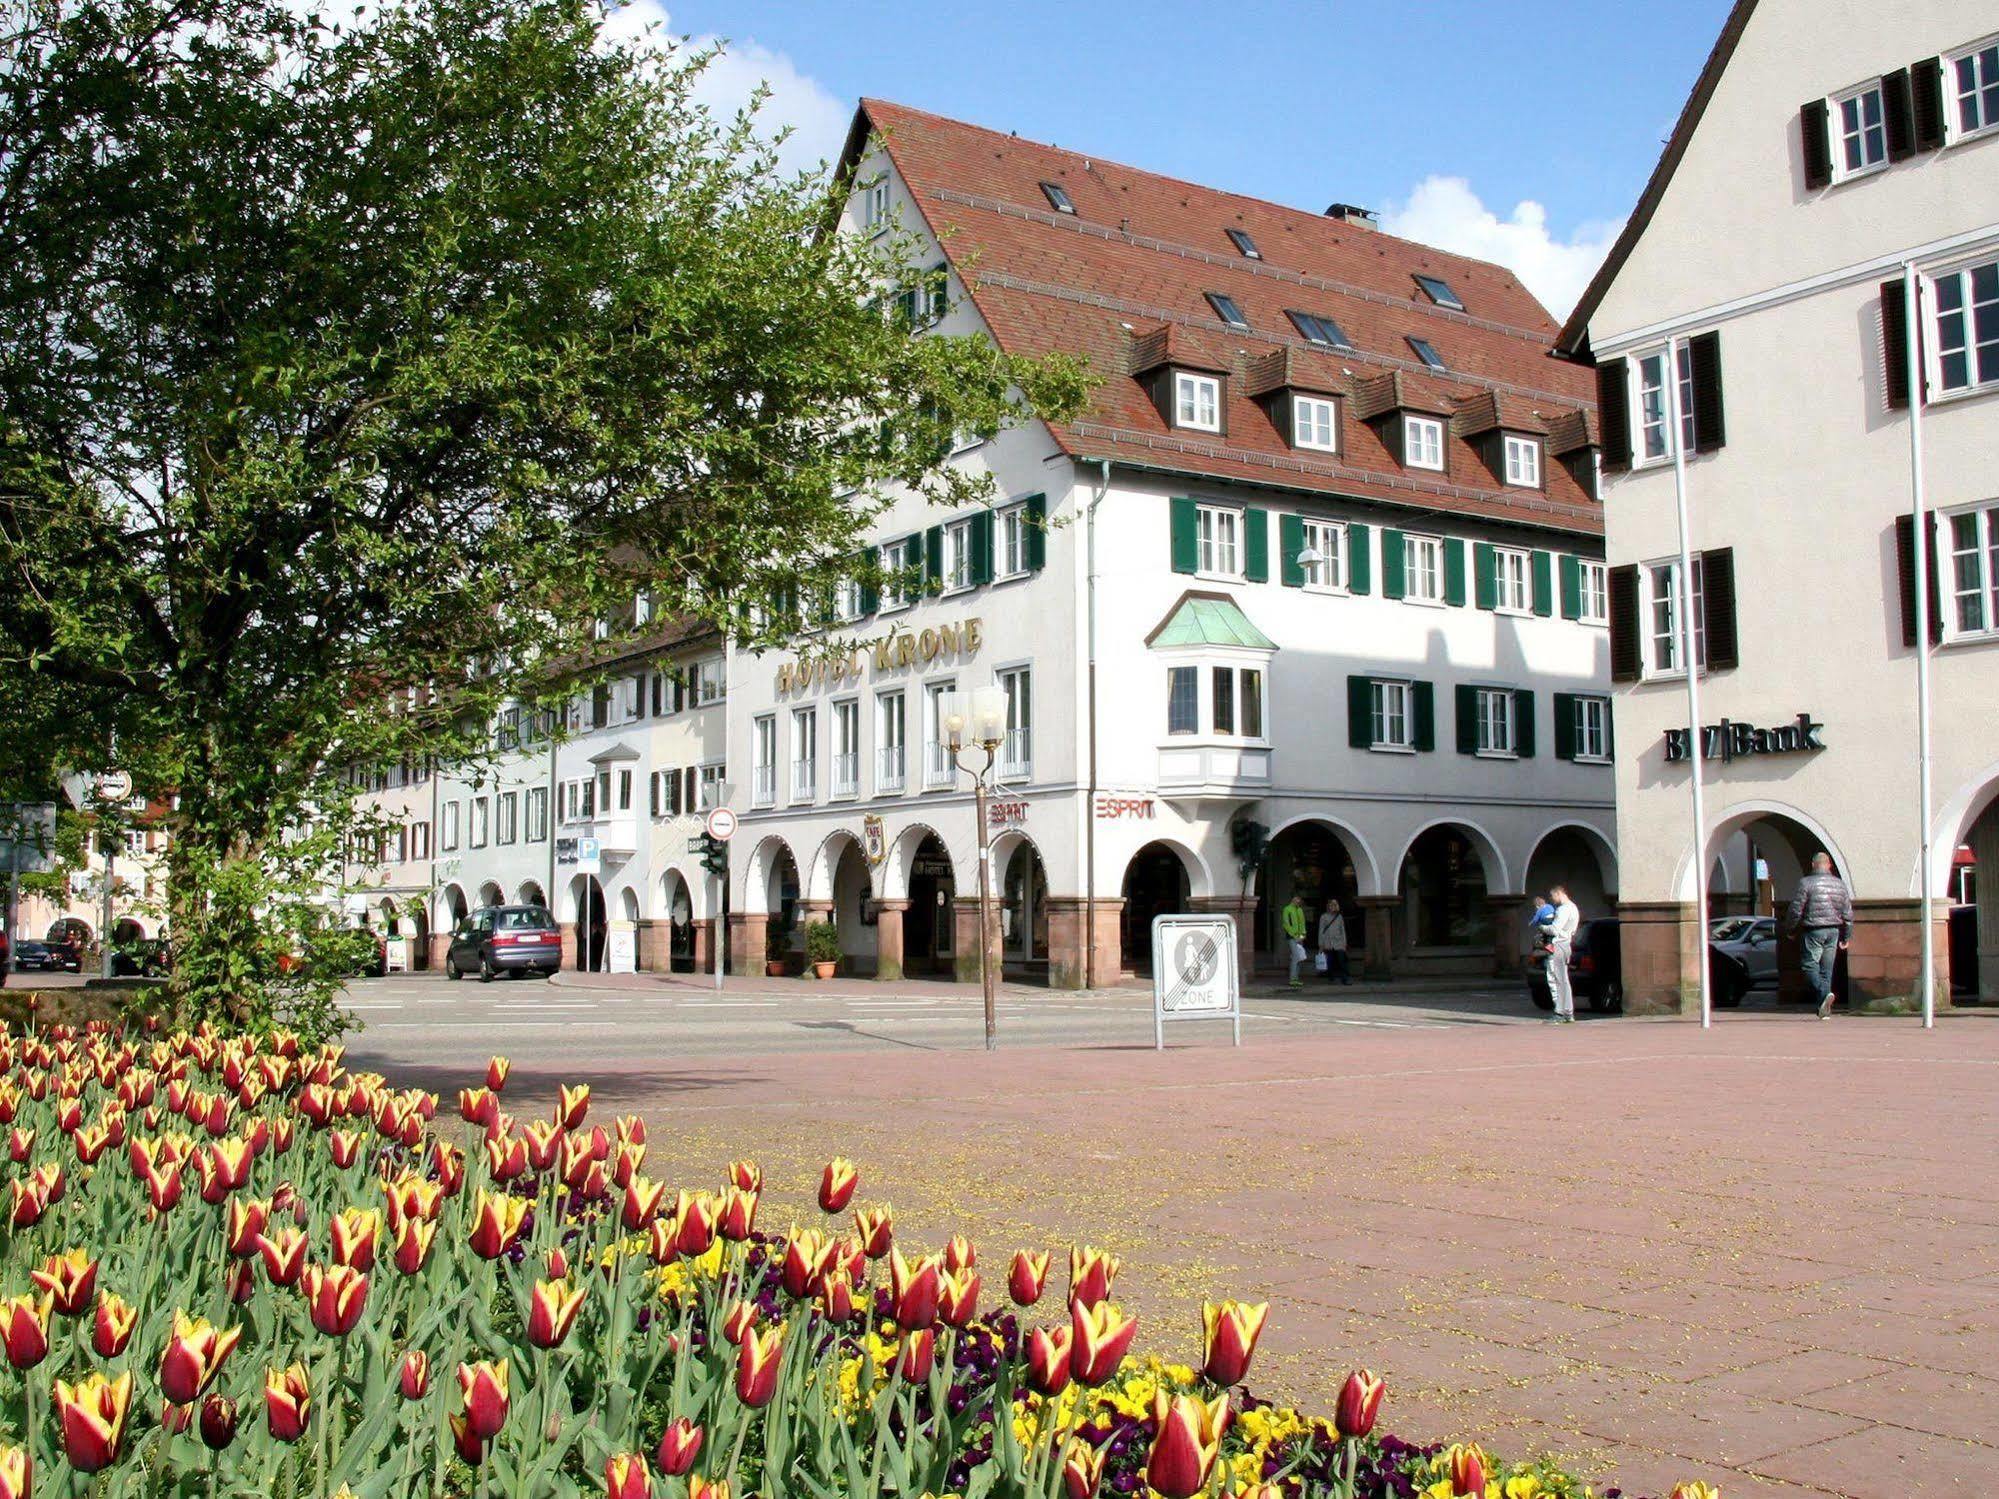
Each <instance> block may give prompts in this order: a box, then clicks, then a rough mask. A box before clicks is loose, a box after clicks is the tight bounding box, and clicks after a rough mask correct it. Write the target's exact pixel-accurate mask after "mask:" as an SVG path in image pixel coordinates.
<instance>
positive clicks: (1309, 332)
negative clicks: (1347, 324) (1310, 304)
mask: <svg viewBox="0 0 1999 1499" xmlns="http://www.w3.org/2000/svg"><path fill="white" fill-rule="evenodd" d="M1284 315H1285V316H1286V317H1288V318H1289V319H1291V326H1292V327H1294V328H1296V329H1297V330H1298V335H1299V337H1301V338H1303V339H1304V340H1305V342H1307V343H1313V344H1318V345H1320V346H1321V347H1322V348H1328V349H1351V348H1352V347H1353V340H1352V339H1350V338H1348V337H1347V335H1346V331H1345V330H1344V329H1343V328H1341V327H1340V325H1339V324H1338V323H1336V322H1334V321H1333V320H1332V319H1331V318H1329V317H1321V316H1320V315H1319V314H1318V313H1316V312H1296V311H1286V312H1285V314H1284Z"/></svg>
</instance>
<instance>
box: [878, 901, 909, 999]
mask: <svg viewBox="0 0 1999 1499" xmlns="http://www.w3.org/2000/svg"><path fill="white" fill-rule="evenodd" d="M875 910H876V912H877V916H876V919H875V979H876V981H877V982H879V983H884V984H893V983H898V982H900V981H901V979H902V918H903V914H904V913H905V912H906V911H908V910H909V902H908V901H906V900H878V901H876V902H875Z"/></svg>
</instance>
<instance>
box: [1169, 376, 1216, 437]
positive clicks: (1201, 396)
mask: <svg viewBox="0 0 1999 1499" xmlns="http://www.w3.org/2000/svg"><path fill="white" fill-rule="evenodd" d="M1173 425H1174V426H1176V427H1191V428H1193V429H1194V430H1195V431H1197V432H1219V431H1221V430H1222V382H1221V381H1220V380H1218V379H1216V378H1215V377H1214V376H1213V375H1196V374H1191V373H1189V372H1188V371H1186V370H1175V371H1174V372H1173Z"/></svg>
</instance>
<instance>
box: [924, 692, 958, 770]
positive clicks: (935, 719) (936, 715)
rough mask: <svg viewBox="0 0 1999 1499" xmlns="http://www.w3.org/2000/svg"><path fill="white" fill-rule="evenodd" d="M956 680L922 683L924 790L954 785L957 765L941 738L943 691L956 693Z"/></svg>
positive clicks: (942, 737)
mask: <svg viewBox="0 0 1999 1499" xmlns="http://www.w3.org/2000/svg"><path fill="white" fill-rule="evenodd" d="M957 687H958V684H957V683H956V682H955V681H943V682H925V683H924V684H923V785H924V788H925V789H926V790H931V789H935V788H938V787H950V786H955V785H956V784H957V783H958V765H957V761H956V760H954V759H953V758H952V755H951V749H950V744H949V741H947V740H946V739H945V737H944V714H943V711H942V709H943V702H944V694H945V693H947V692H955V691H956V690H957Z"/></svg>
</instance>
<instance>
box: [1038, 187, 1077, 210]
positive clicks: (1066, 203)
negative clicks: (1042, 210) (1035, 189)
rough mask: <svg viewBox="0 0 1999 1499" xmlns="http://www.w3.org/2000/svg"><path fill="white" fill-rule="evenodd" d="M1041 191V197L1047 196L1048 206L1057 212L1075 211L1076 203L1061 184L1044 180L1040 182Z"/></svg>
mask: <svg viewBox="0 0 1999 1499" xmlns="http://www.w3.org/2000/svg"><path fill="white" fill-rule="evenodd" d="M1041 193H1042V196H1043V197H1045V198H1047V200H1048V206H1049V207H1050V208H1052V209H1054V210H1055V211H1056V212H1057V213H1074V212H1075V211H1076V205H1075V204H1074V203H1073V202H1071V201H1070V199H1069V190H1068V189H1067V188H1065V187H1064V186H1062V184H1061V183H1059V182H1044V183H1042V184H1041Z"/></svg>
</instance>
